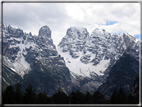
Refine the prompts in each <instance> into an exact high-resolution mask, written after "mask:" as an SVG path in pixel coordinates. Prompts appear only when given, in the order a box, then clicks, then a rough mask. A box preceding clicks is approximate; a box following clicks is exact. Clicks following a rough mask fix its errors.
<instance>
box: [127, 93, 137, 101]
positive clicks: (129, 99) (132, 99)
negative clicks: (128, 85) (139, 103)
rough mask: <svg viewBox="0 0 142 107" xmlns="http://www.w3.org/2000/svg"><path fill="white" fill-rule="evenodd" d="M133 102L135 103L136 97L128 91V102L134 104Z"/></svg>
mask: <svg viewBox="0 0 142 107" xmlns="http://www.w3.org/2000/svg"><path fill="white" fill-rule="evenodd" d="M135 103H136V99H135V98H134V97H133V96H132V94H131V93H130V94H129V96H128V104H135Z"/></svg>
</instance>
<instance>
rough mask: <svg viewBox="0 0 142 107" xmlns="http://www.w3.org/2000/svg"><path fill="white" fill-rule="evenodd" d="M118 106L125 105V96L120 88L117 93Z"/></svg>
mask: <svg viewBox="0 0 142 107" xmlns="http://www.w3.org/2000/svg"><path fill="white" fill-rule="evenodd" d="M117 103H118V104H126V103H127V96H126V94H125V93H124V92H123V90H122V88H120V89H119V93H118V102H117Z"/></svg>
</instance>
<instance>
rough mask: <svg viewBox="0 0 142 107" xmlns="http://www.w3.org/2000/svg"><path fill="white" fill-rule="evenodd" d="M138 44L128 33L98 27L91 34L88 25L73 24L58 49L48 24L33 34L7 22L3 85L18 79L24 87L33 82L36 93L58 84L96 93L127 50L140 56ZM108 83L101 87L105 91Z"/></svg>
mask: <svg viewBox="0 0 142 107" xmlns="http://www.w3.org/2000/svg"><path fill="white" fill-rule="evenodd" d="M139 45H140V42H139V41H136V39H135V38H134V37H133V36H131V35H129V34H125V33H124V34H121V35H117V34H110V33H108V32H107V31H105V30H104V29H98V28H96V29H95V30H94V31H93V32H92V33H91V34H90V35H89V32H88V31H87V29H86V28H83V27H70V28H69V29H67V32H66V35H65V36H64V37H63V39H62V40H61V42H60V43H59V45H58V47H57V49H56V46H55V45H54V44H53V40H52V36H51V30H50V28H49V27H48V26H46V25H45V26H43V27H41V28H40V29H39V35H38V36H33V35H32V33H25V32H23V30H21V29H19V28H18V29H16V28H13V27H11V26H7V25H5V24H4V25H3V53H2V55H3V84H4V86H3V88H5V87H6V86H7V85H9V84H12V85H14V84H16V83H18V82H19V83H21V84H22V85H23V88H25V87H27V86H28V85H29V83H31V84H32V86H33V88H34V89H35V91H36V92H37V93H38V92H44V91H45V92H46V93H47V94H48V95H53V94H54V93H55V92H56V91H57V89H58V88H61V89H62V90H63V91H64V92H65V93H69V92H71V91H76V90H80V91H82V92H84V93H85V92H87V91H90V92H91V93H93V92H94V91H95V90H97V89H98V88H99V87H100V86H101V85H102V84H104V83H105V82H106V81H107V77H108V76H109V72H110V71H113V70H111V69H112V67H113V66H114V65H115V63H116V62H117V61H118V60H119V59H120V58H121V57H122V56H123V54H124V53H129V54H130V55H131V56H130V57H132V56H133V57H134V58H135V59H136V60H138V59H139ZM129 48H130V49H129ZM132 72H133V71H132ZM120 75H121V74H120ZM110 78H113V76H112V75H111V77H110ZM112 84H113V83H112ZM106 85H108V84H107V83H106V84H104V85H102V87H101V88H100V90H102V92H103V90H104V87H103V86H106Z"/></svg>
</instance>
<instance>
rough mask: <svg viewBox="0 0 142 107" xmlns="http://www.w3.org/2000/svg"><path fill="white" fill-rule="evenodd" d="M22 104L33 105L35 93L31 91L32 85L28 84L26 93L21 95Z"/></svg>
mask: <svg viewBox="0 0 142 107" xmlns="http://www.w3.org/2000/svg"><path fill="white" fill-rule="evenodd" d="M23 103H24V104H34V103H37V102H36V93H35V90H34V89H33V87H32V85H31V84H29V86H28V87H27V88H26V91H25V93H24V95H23Z"/></svg>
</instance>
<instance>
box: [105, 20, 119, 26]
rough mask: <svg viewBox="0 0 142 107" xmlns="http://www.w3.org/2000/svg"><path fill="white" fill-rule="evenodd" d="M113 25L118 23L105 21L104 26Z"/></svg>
mask: <svg viewBox="0 0 142 107" xmlns="http://www.w3.org/2000/svg"><path fill="white" fill-rule="evenodd" d="M115 23H118V22H117V21H110V20H106V24H105V25H113V24H115Z"/></svg>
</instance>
